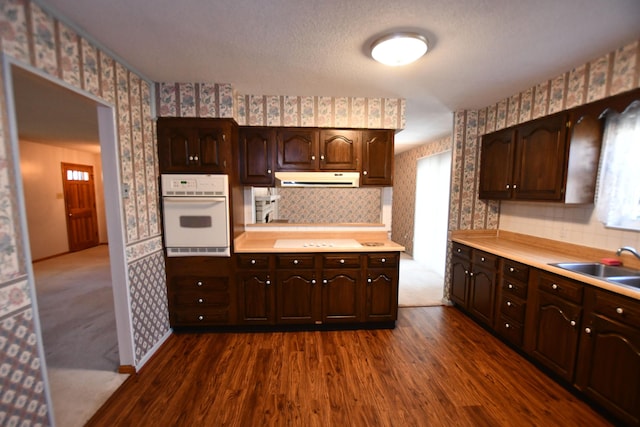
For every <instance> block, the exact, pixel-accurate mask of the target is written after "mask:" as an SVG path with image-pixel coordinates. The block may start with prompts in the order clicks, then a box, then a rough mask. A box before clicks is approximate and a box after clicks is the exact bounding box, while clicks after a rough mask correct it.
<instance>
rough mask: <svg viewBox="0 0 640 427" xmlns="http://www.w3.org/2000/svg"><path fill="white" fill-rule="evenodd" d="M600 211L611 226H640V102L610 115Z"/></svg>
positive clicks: (605, 143)
mask: <svg viewBox="0 0 640 427" xmlns="http://www.w3.org/2000/svg"><path fill="white" fill-rule="evenodd" d="M602 150H603V151H602V156H601V162H600V176H599V179H598V197H597V201H596V212H597V215H598V219H599V220H600V221H601V222H603V223H604V224H605V225H607V226H610V227H620V228H633V229H637V228H636V227H638V226H640V218H639V215H640V102H637V101H636V102H634V103H633V104H631V106H629V108H627V109H626V110H625V111H624V112H623V113H622V114H618V113H613V114H610V115H609V116H608V117H607V123H606V128H605V134H604V140H603V147H602Z"/></svg>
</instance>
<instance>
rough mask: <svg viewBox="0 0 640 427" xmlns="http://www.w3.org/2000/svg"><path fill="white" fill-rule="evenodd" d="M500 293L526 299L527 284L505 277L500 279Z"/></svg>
mask: <svg viewBox="0 0 640 427" xmlns="http://www.w3.org/2000/svg"><path fill="white" fill-rule="evenodd" d="M502 293H503V294H507V295H515V296H517V297H519V298H522V299H527V284H526V283H522V282H518V281H516V280H510V279H509V278H508V277H505V278H503V279H502Z"/></svg>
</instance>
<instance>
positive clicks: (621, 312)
mask: <svg viewBox="0 0 640 427" xmlns="http://www.w3.org/2000/svg"><path fill="white" fill-rule="evenodd" d="M616 313H618V314H623V313H624V310H623V309H622V307H618V308H616Z"/></svg>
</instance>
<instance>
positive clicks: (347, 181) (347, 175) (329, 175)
mask: <svg viewBox="0 0 640 427" xmlns="http://www.w3.org/2000/svg"><path fill="white" fill-rule="evenodd" d="M276 184H277V185H278V186H279V187H359V186H360V173H359V172H276Z"/></svg>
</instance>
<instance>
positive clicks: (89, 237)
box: [62, 163, 99, 252]
mask: <svg viewBox="0 0 640 427" xmlns="http://www.w3.org/2000/svg"><path fill="white" fill-rule="evenodd" d="M62 183H63V189H64V201H65V212H66V215H67V235H68V238H69V251H71V252H76V251H80V250H82V249H87V248H90V247H92V246H97V245H98V243H99V239H98V216H97V213H96V196H95V187H94V182H93V166H86V165H76V164H71V163H62Z"/></svg>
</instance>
